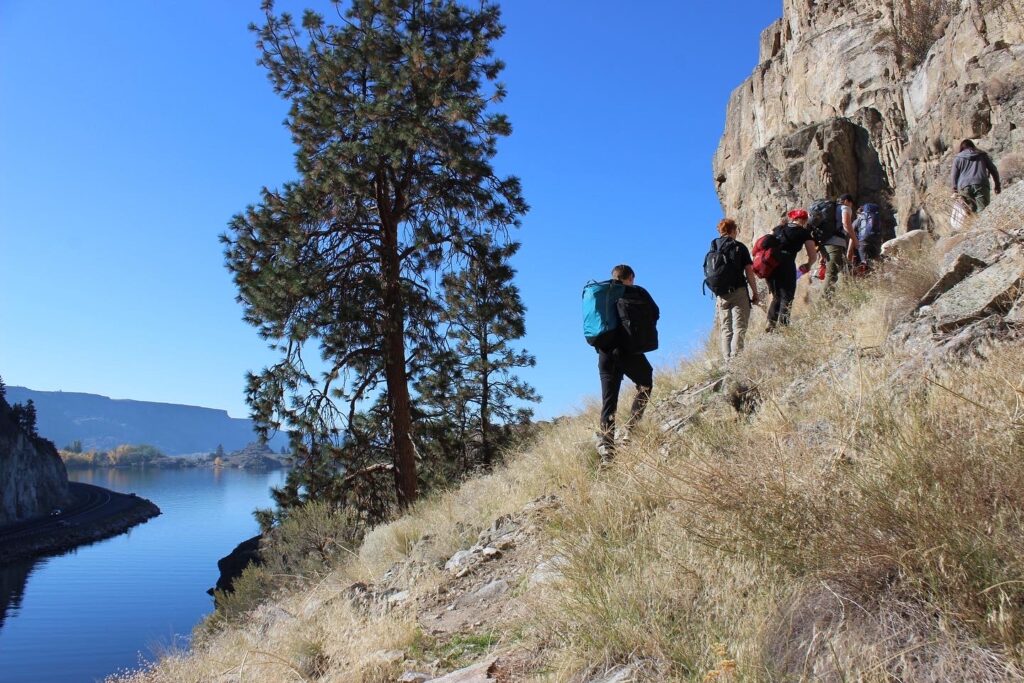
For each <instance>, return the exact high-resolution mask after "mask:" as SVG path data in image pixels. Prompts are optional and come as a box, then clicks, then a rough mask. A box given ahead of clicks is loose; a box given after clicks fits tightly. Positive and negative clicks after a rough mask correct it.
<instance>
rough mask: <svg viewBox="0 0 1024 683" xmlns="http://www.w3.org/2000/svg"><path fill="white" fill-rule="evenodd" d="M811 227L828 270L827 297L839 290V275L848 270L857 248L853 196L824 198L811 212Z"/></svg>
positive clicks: (817, 202) (816, 203)
mask: <svg viewBox="0 0 1024 683" xmlns="http://www.w3.org/2000/svg"><path fill="white" fill-rule="evenodd" d="M808 215H809V218H808V222H807V226H808V228H810V231H811V236H812V237H813V239H814V241H815V243H816V244H817V246H818V254H819V257H820V259H821V267H822V270H823V271H824V280H825V297H826V298H830V297H831V296H832V294H833V293H834V292H835V286H836V282H837V281H838V280H839V274H840V273H841V272H846V269H847V264H848V263H850V262H852V261H853V255H854V254H855V253H856V251H857V237H856V235H855V233H854V230H853V196H852V195H849V194H844V195H843V196H841V197H840V198H839V200H838V201H832V200H830V199H820V200H818V201H816V202H814V203H813V204H811V207H810V209H809V211H808Z"/></svg>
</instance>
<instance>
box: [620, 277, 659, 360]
mask: <svg viewBox="0 0 1024 683" xmlns="http://www.w3.org/2000/svg"><path fill="white" fill-rule="evenodd" d="M616 306H617V308H618V311H619V329H620V330H621V337H620V348H621V349H622V350H623V351H625V352H627V353H647V352H648V351H655V350H657V348H658V318H659V317H660V316H661V313H660V312H659V311H658V305H657V304H656V303H654V299H652V298H651V295H650V294H648V293H647V291H646V290H645V289H643V288H642V287H630V286H627V287H626V291H625V292H624V293H623V294H622V297H621V298H619V300H618V302H617V303H616Z"/></svg>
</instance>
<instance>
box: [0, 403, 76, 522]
mask: <svg viewBox="0 0 1024 683" xmlns="http://www.w3.org/2000/svg"><path fill="white" fill-rule="evenodd" d="M67 497H68V473H67V470H65V469H64V463H63V462H62V461H61V459H60V456H59V455H58V454H57V449H56V448H54V446H53V444H52V443H51V442H49V441H47V440H46V439H41V438H39V437H34V436H32V435H30V434H27V433H26V432H25V431H24V430H23V429H21V427H20V426H19V425H18V424H17V423H16V422H15V420H14V419H13V416H12V414H11V407H10V406H9V405H8V404H7V401H5V400H4V399H3V398H0V524H7V523H9V522H13V521H15V520H19V519H26V518H29V517H36V516H38V515H45V514H47V513H48V512H50V510H51V509H53V508H55V507H59V506H61V505H63V504H64V501H65V500H67Z"/></svg>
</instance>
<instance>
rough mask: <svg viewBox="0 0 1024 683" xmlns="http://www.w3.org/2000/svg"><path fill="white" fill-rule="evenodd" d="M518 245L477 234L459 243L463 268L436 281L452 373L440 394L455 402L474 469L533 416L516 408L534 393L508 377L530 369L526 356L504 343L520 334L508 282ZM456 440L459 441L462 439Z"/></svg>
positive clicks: (519, 305) (521, 321) (518, 307)
mask: <svg viewBox="0 0 1024 683" xmlns="http://www.w3.org/2000/svg"><path fill="white" fill-rule="evenodd" d="M518 250H519V243H518V242H508V243H506V244H497V243H496V242H495V240H494V239H493V238H491V237H489V236H487V235H480V236H477V237H475V238H474V239H472V240H471V241H470V242H469V243H468V244H467V249H466V257H467V265H466V267H465V268H464V269H463V270H462V271H460V272H458V273H454V274H449V275H447V276H446V277H445V278H444V293H445V303H446V307H445V311H444V315H443V320H444V321H445V322H446V323H447V324H448V325H449V326H450V331H449V335H450V336H451V337H452V338H453V339H454V341H455V344H454V347H453V349H452V350H453V352H454V358H456V359H457V362H458V365H459V367H458V369H457V370H454V371H453V370H450V369H449V370H447V374H448V376H449V377H450V378H451V379H452V380H454V381H455V382H457V384H455V385H454V386H452V387H451V388H450V389H449V390H448V394H449V395H450V396H451V397H452V401H453V402H455V403H456V404H457V406H456V407H455V411H456V412H455V415H457V416H460V417H457V418H456V419H460V418H461V419H463V420H465V422H466V425H467V427H469V428H470V429H472V431H473V434H472V435H466V437H469V436H471V437H473V441H475V443H474V444H473V445H474V446H475V449H474V450H475V451H476V452H477V457H476V458H475V460H476V461H477V463H478V464H483V465H490V464H491V463H492V462H493V460H494V457H495V455H496V453H497V450H498V449H499V448H500V447H501V445H502V444H503V442H504V436H503V435H504V434H506V433H507V430H506V429H501V428H502V427H507V426H510V425H514V424H522V423H525V422H528V421H529V419H530V417H531V416H532V414H533V411H532V410H531V409H530V408H528V407H526V406H524V405H523V404H524V403H528V402H535V401H538V400H540V399H539V397H538V396H537V393H536V392H535V391H534V389H533V388H532V387H531V386H530V385H528V384H527V383H525V382H523V381H522V380H521V379H519V378H518V377H517V376H516V375H515V371H516V370H518V369H520V368H528V367H533V366H534V365H536V360H535V359H534V357H533V356H531V355H530V354H529V353H527V352H526V351H523V350H519V349H516V348H514V347H513V346H512V344H511V342H514V341H516V340H518V339H522V338H523V337H524V336H525V335H526V322H525V314H526V309H525V307H524V306H523V302H522V299H521V298H520V296H519V289H518V287H516V286H515V284H514V283H513V282H512V280H513V278H514V276H515V270H514V269H513V268H512V266H511V264H510V260H511V258H512V257H513V256H514V255H515V254H516V252H517V251H518ZM466 437H464V439H466Z"/></svg>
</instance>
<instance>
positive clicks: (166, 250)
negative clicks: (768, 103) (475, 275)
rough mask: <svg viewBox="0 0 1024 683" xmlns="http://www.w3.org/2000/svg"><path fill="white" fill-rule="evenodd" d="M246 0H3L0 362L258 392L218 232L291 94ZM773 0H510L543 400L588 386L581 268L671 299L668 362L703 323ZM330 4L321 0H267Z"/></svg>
mask: <svg viewBox="0 0 1024 683" xmlns="http://www.w3.org/2000/svg"><path fill="white" fill-rule="evenodd" d="M259 4H260V3H259V0H245V1H243V0H230V1H225V2H209V1H208V0H174V1H173V2H172V1H171V0H162V1H157V0H152V1H147V2H138V0H104V1H103V2H96V3H89V2H71V1H70V0H66V1H51V2H39V1H37V0H3V2H0V375H2V376H3V378H4V380H5V381H6V382H7V383H8V384H18V385H25V386H28V387H30V388H33V389H40V390H56V389H61V390H65V391H86V392H92V393H99V394H104V395H107V396H111V397H114V398H133V399H140V400H153V401H166V402H172V403H186V404H192V405H202V406H209V407H214V408H224V409H227V410H228V411H229V412H230V413H231V414H232V415H233V416H243V415H245V414H246V413H247V408H246V406H245V402H244V396H243V385H244V379H243V378H244V373H245V371H246V370H248V369H254V368H259V367H262V366H263V365H264V364H266V363H267V362H268V361H270V360H271V358H272V355H271V354H270V352H269V351H267V350H266V348H265V346H264V343H263V342H262V341H261V340H260V339H259V338H258V337H257V335H256V333H255V331H254V330H253V329H252V328H250V327H248V326H247V325H246V324H245V323H243V322H242V320H241V313H242V311H241V307H240V306H239V305H238V304H237V303H236V302H235V300H234V297H235V289H234V286H233V284H232V283H231V280H230V277H229V275H228V273H227V271H226V270H225V269H224V267H223V257H222V252H221V245H220V244H219V243H218V242H217V236H218V234H220V233H221V232H223V230H224V229H225V226H226V223H227V221H228V220H229V218H230V217H231V215H232V214H234V213H235V212H237V211H240V210H241V209H243V208H244V207H245V206H246V204H248V203H251V202H253V201H255V200H256V199H257V198H258V192H259V190H260V188H261V187H262V186H264V185H267V186H271V187H273V186H276V185H279V184H280V183H281V182H282V181H284V180H287V179H290V178H292V177H293V176H294V171H293V168H294V166H293V162H292V146H291V142H290V140H289V136H288V132H287V131H286V129H285V128H284V127H283V126H282V125H281V122H282V120H283V118H284V115H285V111H286V104H285V103H284V102H283V101H281V100H280V99H278V98H277V97H276V96H275V95H274V94H273V92H272V91H271V88H270V85H269V83H268V82H267V80H266V78H265V75H264V73H263V71H262V70H261V69H260V67H258V66H257V65H256V58H257V52H256V48H255V46H254V40H253V36H252V34H250V33H249V32H248V31H247V30H246V26H247V24H248V23H249V22H250V21H258V20H259V18H260V16H261V15H260V12H259ZM780 5H781V3H779V2H777V1H772V2H765V0H734V1H733V2H710V3H703V2H700V3H698V2H679V0H658V1H656V2H655V1H645V2H638V3H623V2H621V1H620V2H612V1H610V0H590V1H588V2H579V1H577V2H568V1H566V2H552V1H551V0H543V1H541V0H510V1H509V2H506V3H503V8H504V20H505V23H506V25H507V28H508V31H507V35H506V37H505V38H504V39H503V40H502V41H501V43H500V44H499V46H498V52H499V55H500V56H501V57H502V58H503V59H504V60H505V61H506V62H507V64H508V69H507V71H506V72H505V75H504V79H503V80H504V81H505V82H506V83H507V85H508V90H509V97H508V99H507V100H506V102H505V103H504V104H503V105H502V107H501V108H502V109H503V110H504V111H505V112H507V113H508V114H509V116H510V117H511V120H512V124H513V127H514V132H513V135H512V137H511V138H509V139H507V140H505V141H504V142H503V143H502V146H501V150H500V155H499V158H498V159H497V162H496V163H497V166H498V168H499V169H500V170H501V171H502V172H504V173H514V174H516V175H518V176H520V177H521V178H522V180H523V186H524V192H525V196H526V199H527V201H528V202H529V203H530V205H531V206H532V211H531V212H530V213H529V214H528V215H527V216H526V218H525V220H524V223H523V228H522V229H521V230H520V231H519V234H518V238H519V239H520V240H521V241H522V243H523V248H522V250H521V252H520V254H519V256H518V257H517V260H516V267H517V268H518V270H519V276H518V282H519V285H520V287H521V289H522V293H523V298H524V301H525V303H526V305H527V308H528V313H527V329H528V337H527V339H526V342H525V345H526V347H527V348H528V349H529V350H530V351H531V352H533V353H534V354H535V355H536V356H537V368H536V369H535V370H533V371H530V372H528V373H524V375H525V377H526V379H527V380H529V381H530V382H531V383H533V384H534V385H535V386H536V387H537V389H538V390H539V391H540V393H541V394H542V395H543V396H544V403H543V404H542V406H541V407H540V408H539V409H538V414H539V415H540V416H541V417H551V416H555V415H560V414H565V413H568V412H571V411H573V410H575V408H576V407H578V406H580V405H582V404H583V402H584V400H585V399H586V398H587V397H592V396H594V395H596V394H598V393H599V384H598V380H597V372H596V358H595V355H594V353H593V351H592V350H591V349H590V348H589V347H588V346H587V345H586V343H585V342H584V341H583V337H582V332H581V322H580V311H579V309H580V305H579V300H580V290H581V288H582V285H583V284H584V283H585V282H586V281H587V280H588V279H591V278H595V279H603V278H605V277H607V274H608V271H609V270H610V268H611V267H612V266H613V265H615V264H616V263H620V262H625V263H629V264H630V265H632V266H633V267H634V268H635V269H636V270H637V274H638V278H637V281H638V284H642V285H644V286H646V287H647V288H648V289H649V290H650V291H651V293H652V294H653V295H654V297H655V298H656V299H657V301H658V302H659V304H660V305H661V308H662V312H663V317H662V323H661V326H660V330H661V339H662V349H661V350H660V351H658V352H657V353H655V354H653V356H652V361H653V362H654V363H655V365H656V366H657V365H666V364H669V363H671V362H673V361H674V360H675V359H678V358H679V357H680V356H682V355H685V354H686V353H688V352H690V351H691V350H692V349H693V348H694V347H695V346H696V345H698V344H700V343H701V340H702V337H703V335H704V334H705V333H706V332H707V330H708V329H709V328H710V324H711V318H712V307H711V303H710V299H709V298H707V297H702V295H701V277H702V276H701V273H700V269H701V263H702V260H703V256H704V252H705V251H706V250H707V244H708V241H709V240H710V238H711V237H712V236H713V232H714V225H715V223H716V222H717V220H718V219H719V218H720V208H719V205H718V202H717V199H716V197H715V194H714V189H713V187H714V185H713V182H712V177H711V175H712V174H711V157H712V155H713V153H714V150H715V147H716V146H717V144H718V140H719V137H720V136H721V133H722V128H723V125H724V119H725V106H726V102H727V100H728V96H729V93H730V92H731V91H732V90H733V89H734V88H735V87H736V86H738V85H739V84H740V82H741V81H742V80H743V79H744V78H746V77H747V76H748V75H749V74H750V72H751V71H752V69H753V68H754V66H755V64H756V62H757V50H758V35H759V34H760V31H761V30H762V29H763V28H764V27H766V26H767V25H768V24H769V23H771V22H772V21H773V20H774V19H776V18H777V17H778V16H779V15H780V14H781V6H780ZM307 6H309V7H314V8H321V9H326V10H329V9H330V7H329V4H328V3H327V2H325V1H324V0H306V1H305V2H298V1H292V0H289V1H288V2H279V3H278V9H279V10H280V9H290V10H293V11H298V10H301V9H302V8H303V7H307Z"/></svg>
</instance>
